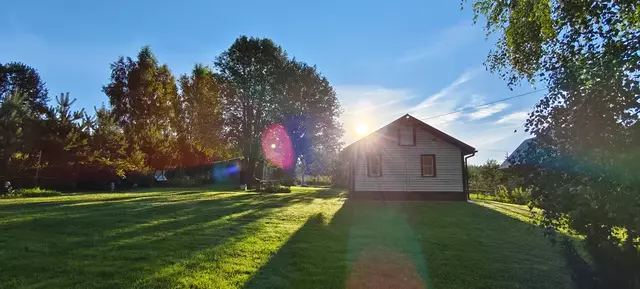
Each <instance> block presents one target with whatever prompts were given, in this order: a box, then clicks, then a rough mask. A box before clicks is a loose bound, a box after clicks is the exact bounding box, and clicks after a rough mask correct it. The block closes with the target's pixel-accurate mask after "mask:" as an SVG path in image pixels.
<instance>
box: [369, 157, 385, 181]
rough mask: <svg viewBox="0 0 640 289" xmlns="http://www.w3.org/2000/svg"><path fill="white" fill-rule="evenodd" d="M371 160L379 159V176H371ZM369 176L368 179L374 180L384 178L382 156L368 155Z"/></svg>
mask: <svg viewBox="0 0 640 289" xmlns="http://www.w3.org/2000/svg"><path fill="white" fill-rule="evenodd" d="M371 158H377V159H378V174H377V175H372V174H371ZM367 176H368V177H373V178H377V177H382V157H381V156H380V155H375V154H369V155H367Z"/></svg>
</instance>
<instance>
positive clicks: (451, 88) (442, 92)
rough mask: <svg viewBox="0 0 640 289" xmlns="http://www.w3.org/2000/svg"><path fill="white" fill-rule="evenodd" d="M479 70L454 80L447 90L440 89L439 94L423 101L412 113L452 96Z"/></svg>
mask: <svg viewBox="0 0 640 289" xmlns="http://www.w3.org/2000/svg"><path fill="white" fill-rule="evenodd" d="M476 71H477V70H468V71H465V72H464V73H462V74H461V75H460V76H458V78H456V80H454V81H453V82H452V83H451V84H449V85H448V86H446V87H445V88H442V89H440V90H439V91H438V92H436V93H435V94H433V95H430V96H429V97H427V98H426V99H425V100H423V101H422V102H421V103H420V104H418V105H417V106H416V107H414V108H412V109H411V111H412V112H415V111H418V110H420V109H423V108H427V107H429V106H432V105H433V104H434V103H435V102H436V101H438V100H439V99H441V98H443V97H444V96H447V95H449V94H451V93H452V92H453V91H455V89H456V88H457V87H458V86H460V85H462V84H463V83H465V82H467V81H469V80H471V79H472V78H473V76H474V74H475V72H476Z"/></svg>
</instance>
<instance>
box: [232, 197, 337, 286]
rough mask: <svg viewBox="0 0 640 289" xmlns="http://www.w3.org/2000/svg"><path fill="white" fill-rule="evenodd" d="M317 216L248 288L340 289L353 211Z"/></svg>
mask: <svg viewBox="0 0 640 289" xmlns="http://www.w3.org/2000/svg"><path fill="white" fill-rule="evenodd" d="M327 218H331V216H324V215H322V214H316V215H314V216H311V217H310V218H309V219H308V220H307V221H306V223H305V224H304V225H303V226H302V227H300V229H298V231H296V232H295V233H294V234H293V235H292V236H291V237H290V238H289V240H288V241H287V242H286V244H284V245H283V246H282V247H281V248H280V249H279V250H278V251H277V252H276V253H275V254H274V255H273V256H272V257H271V258H270V259H269V261H268V262H267V263H266V264H264V265H263V266H262V267H261V268H260V269H259V271H258V272H257V273H256V274H254V275H253V276H252V277H251V279H250V280H249V281H248V282H247V283H246V284H245V286H244V288H314V287H318V288H340V287H342V286H343V284H344V280H345V278H346V275H345V274H346V270H347V267H346V265H347V264H346V253H347V252H346V250H347V235H348V225H347V224H348V223H349V209H348V208H347V205H344V206H343V207H342V208H341V209H340V210H338V212H336V213H335V215H334V216H333V218H331V219H330V220H327Z"/></svg>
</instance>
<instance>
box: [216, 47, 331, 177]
mask: <svg viewBox="0 0 640 289" xmlns="http://www.w3.org/2000/svg"><path fill="white" fill-rule="evenodd" d="M215 66H216V68H217V69H218V71H219V73H218V78H219V80H220V85H221V93H222V96H223V100H224V108H225V109H224V113H223V117H224V119H225V133H226V134H227V135H228V137H229V138H228V139H229V140H230V142H231V143H232V144H233V145H235V146H237V147H239V148H241V152H242V155H243V157H244V158H245V161H246V167H245V170H246V171H245V176H246V178H247V181H249V183H251V181H252V180H253V178H254V169H255V168H256V164H257V163H258V162H259V161H261V160H263V154H262V152H261V143H260V141H261V137H262V133H263V132H264V131H265V129H266V128H267V127H268V126H269V125H272V124H275V123H280V124H282V125H283V126H284V127H285V128H286V131H287V133H288V139H289V140H290V141H291V143H292V149H293V152H288V153H293V154H294V155H295V156H296V157H299V156H303V155H310V153H309V152H310V151H311V148H312V147H314V146H316V147H335V148H337V147H338V145H339V144H337V141H338V139H339V138H340V136H341V134H342V130H341V128H340V126H339V123H338V122H337V114H338V112H339V104H338V101H337V98H336V96H335V92H334V91H333V89H332V88H331V86H330V85H329V82H328V81H327V80H326V78H324V77H322V76H321V75H320V74H319V73H318V72H317V70H316V68H315V67H312V66H308V65H306V64H305V63H302V62H299V61H296V60H295V59H291V58H289V57H288V55H287V54H286V52H285V51H284V50H283V49H282V48H281V47H280V46H278V45H276V44H275V43H274V42H273V41H271V40H270V39H259V38H248V37H246V36H242V37H239V38H238V39H236V41H235V42H234V43H233V44H232V45H231V47H230V48H229V49H228V50H227V51H225V52H223V53H222V54H221V55H220V56H219V57H218V58H217V59H216V62H215ZM278 139H280V138H278ZM307 158H308V157H307ZM287 169H291V170H293V166H292V167H291V168H287Z"/></svg>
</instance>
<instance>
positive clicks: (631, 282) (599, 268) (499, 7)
mask: <svg viewBox="0 0 640 289" xmlns="http://www.w3.org/2000/svg"><path fill="white" fill-rule="evenodd" d="M471 2H472V7H473V10H474V12H475V15H476V18H475V19H476V21H477V20H480V19H484V20H486V24H485V28H486V31H487V33H488V34H490V35H491V34H493V35H497V36H498V41H497V44H496V46H495V48H494V49H493V50H492V51H491V52H490V53H489V56H488V59H487V62H486V64H487V67H488V68H489V70H491V71H493V72H496V73H499V74H500V75H501V76H503V77H504V78H505V79H506V80H507V81H508V84H509V85H510V86H514V85H517V84H518V83H519V82H520V81H521V80H524V81H527V82H530V83H533V84H541V85H544V86H545V87H547V88H548V93H547V94H546V95H545V96H544V97H543V98H542V99H541V100H540V101H539V102H538V104H537V105H536V106H535V108H534V109H533V111H532V112H531V113H530V116H529V119H528V120H527V122H526V129H527V131H529V132H531V133H532V134H534V135H535V136H536V145H535V146H534V147H532V148H530V149H529V150H528V151H527V152H526V153H525V154H523V155H522V156H518V160H517V162H518V163H519V164H520V167H521V168H522V175H523V177H524V178H525V180H526V181H527V183H528V184H529V185H531V186H532V188H533V191H532V196H533V197H534V200H535V205H536V206H539V207H541V208H542V209H544V217H545V219H544V222H543V225H544V226H546V227H549V228H559V227H564V226H566V227H568V228H569V229H570V230H573V231H574V232H576V233H578V234H581V235H584V236H585V246H586V249H587V251H588V253H589V254H590V258H588V259H589V260H590V261H586V260H585V258H583V256H580V255H579V254H577V253H576V252H578V251H579V250H575V249H574V248H572V243H571V242H569V241H565V242H563V244H564V246H565V252H566V253H567V258H568V261H569V264H571V265H572V268H573V269H574V277H575V279H576V281H578V283H577V284H578V285H579V287H582V288H640V255H639V253H638V250H639V247H640V219H638V218H637V217H636V216H638V215H640V191H638V188H639V187H640V186H639V185H640V175H638V174H637V173H635V171H637V168H638V167H639V165H638V164H639V163H640V146H639V145H638V144H639V143H640V130H639V128H640V125H639V124H638V118H639V115H638V113H639V112H640V86H639V83H638V82H639V81H640V78H639V76H640V66H639V65H638V63H640V41H638V39H640V14H638V11H640V9H639V8H640V7H639V6H640V5H639V3H638V1H560V0H555V1H553V0H537V1H532V0H514V1H497V0H476V1H471ZM583 264H587V265H586V266H583Z"/></svg>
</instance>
